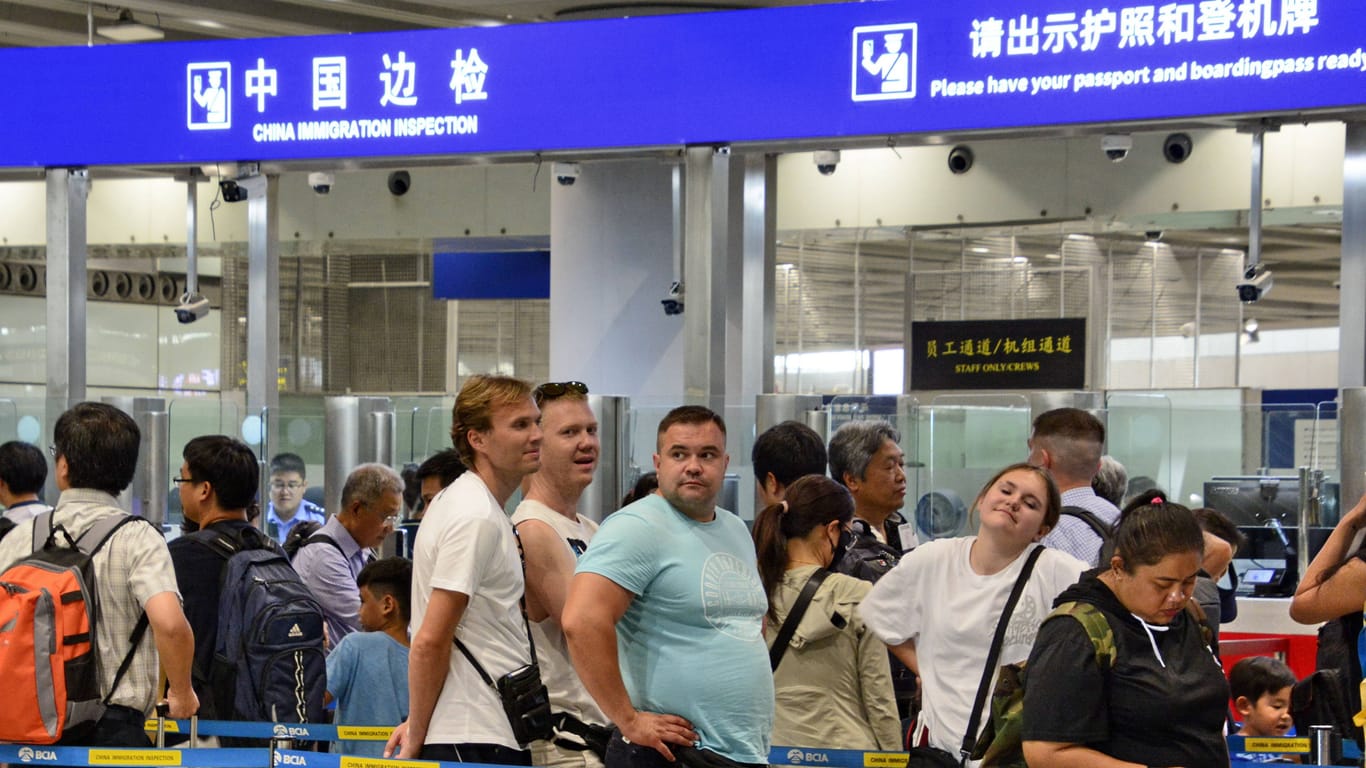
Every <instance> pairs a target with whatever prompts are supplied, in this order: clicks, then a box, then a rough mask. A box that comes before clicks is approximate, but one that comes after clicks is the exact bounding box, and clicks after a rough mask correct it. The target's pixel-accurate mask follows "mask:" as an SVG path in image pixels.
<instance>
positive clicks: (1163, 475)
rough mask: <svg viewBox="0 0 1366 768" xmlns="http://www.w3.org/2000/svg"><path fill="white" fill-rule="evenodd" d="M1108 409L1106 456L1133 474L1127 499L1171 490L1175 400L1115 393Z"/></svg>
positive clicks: (1109, 394) (1158, 395) (1111, 394)
mask: <svg viewBox="0 0 1366 768" xmlns="http://www.w3.org/2000/svg"><path fill="white" fill-rule="evenodd" d="M1105 405H1106V411H1107V421H1108V424H1107V426H1106V430H1105V442H1106V452H1107V453H1109V454H1110V455H1111V456H1113V457H1114V458H1115V460H1116V461H1118V462H1119V463H1120V464H1123V465H1124V469H1125V470H1126V471H1127V472H1128V474H1129V487H1128V490H1127V491H1126V492H1125V494H1124V498H1125V499H1126V500H1127V499H1128V498H1129V497H1131V496H1133V495H1134V494H1136V493H1139V492H1141V491H1146V490H1149V489H1151V488H1163V489H1166V488H1171V487H1172V482H1171V477H1172V468H1171V455H1172V402H1171V399H1169V398H1168V397H1166V396H1165V395H1160V394H1146V393H1137V392H1111V393H1108V394H1107V395H1106V398H1105Z"/></svg>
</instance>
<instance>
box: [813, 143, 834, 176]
mask: <svg viewBox="0 0 1366 768" xmlns="http://www.w3.org/2000/svg"><path fill="white" fill-rule="evenodd" d="M811 159H812V160H813V161H814V162H815V163H816V170H817V171H819V172H820V174H821V175H822V176H829V175H831V174H833V173H834V172H835V166H837V165H839V164H840V152H839V150H838V149H824V150H821V151H820V152H816V153H815V154H813V155H812V156H811Z"/></svg>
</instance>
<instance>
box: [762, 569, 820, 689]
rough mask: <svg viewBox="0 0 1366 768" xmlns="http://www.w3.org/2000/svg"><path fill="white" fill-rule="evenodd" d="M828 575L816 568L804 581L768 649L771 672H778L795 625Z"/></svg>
mask: <svg viewBox="0 0 1366 768" xmlns="http://www.w3.org/2000/svg"><path fill="white" fill-rule="evenodd" d="M829 575H830V571H828V570H826V569H824V568H817V569H816V572H815V573H813V574H811V578H809V579H807V580H806V584H805V586H803V587H802V591H801V594H799V595H797V599H796V601H794V602H793V603H792V609H791V610H789V611H788V612H787V618H786V619H785V620H784V621H783V626H782V627H781V628H779V629H778V636H777V637H775V638H773V646H772V647H771V648H769V649H768V663H769V665H770V666H772V667H773V671H775V672H776V671H778V665H779V664H781V663H782V661H783V654H785V653H787V646H788V644H790V643H791V642H792V636H793V635H794V634H796V633H797V625H798V624H800V623H801V622H802V616H805V615H806V609H807V607H808V606H810V605H811V599H812V598H813V597H815V596H816V591H817V590H818V589H820V588H821V582H823V581H825V577H826V576H829Z"/></svg>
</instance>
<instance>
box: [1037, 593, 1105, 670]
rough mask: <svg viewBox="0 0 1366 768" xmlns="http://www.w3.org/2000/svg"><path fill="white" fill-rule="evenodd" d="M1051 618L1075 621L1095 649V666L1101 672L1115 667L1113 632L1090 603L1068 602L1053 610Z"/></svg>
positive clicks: (1102, 615) (1102, 616)
mask: <svg viewBox="0 0 1366 768" xmlns="http://www.w3.org/2000/svg"><path fill="white" fill-rule="evenodd" d="M1053 616H1070V617H1072V618H1073V619H1076V620H1077V622H1078V623H1080V624H1081V627H1082V629H1083V630H1085V631H1086V637H1087V638H1089V639H1090V640H1091V646H1092V647H1093V648H1095V651H1096V666H1098V667H1100V668H1101V669H1102V670H1106V669H1110V668H1112V667H1114V666H1115V656H1116V655H1117V654H1116V649H1115V632H1114V630H1113V629H1111V628H1110V622H1109V620H1108V619H1106V618H1105V614H1103V613H1101V612H1100V610H1099V609H1097V608H1096V607H1095V606H1094V605H1091V604H1090V603H1080V602H1069V603H1063V604H1062V605H1059V606H1058V607H1057V608H1055V609H1053V613H1052V615H1051V616H1050V617H1049V618H1052V617H1053Z"/></svg>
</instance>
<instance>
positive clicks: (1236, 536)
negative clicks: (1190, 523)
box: [1191, 507, 1247, 552]
mask: <svg viewBox="0 0 1366 768" xmlns="http://www.w3.org/2000/svg"><path fill="white" fill-rule="evenodd" d="M1191 514H1193V515H1195V522H1197V523H1199V524H1200V529H1201V530H1203V531H1205V532H1206V533H1209V534H1210V535H1212V536H1217V537H1219V538H1221V539H1223V540H1224V541H1227V542H1228V543H1229V546H1231V547H1233V551H1234V552H1237V551H1238V550H1239V549H1240V548H1241V547H1242V546H1243V543H1244V542H1246V541H1247V537H1246V536H1244V535H1243V532H1242V531H1240V530H1238V526H1236V525H1234V524H1233V521H1232V520H1230V519H1228V518H1227V517H1225V516H1224V513H1223V512H1220V511H1219V510H1217V509H1210V508H1209V507H1200V508H1199V509H1193V510H1191Z"/></svg>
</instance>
